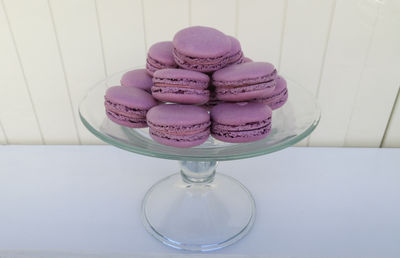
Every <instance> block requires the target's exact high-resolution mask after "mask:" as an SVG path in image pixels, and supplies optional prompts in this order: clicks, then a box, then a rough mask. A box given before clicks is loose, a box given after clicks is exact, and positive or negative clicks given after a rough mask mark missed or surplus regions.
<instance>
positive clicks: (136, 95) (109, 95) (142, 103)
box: [104, 86, 157, 128]
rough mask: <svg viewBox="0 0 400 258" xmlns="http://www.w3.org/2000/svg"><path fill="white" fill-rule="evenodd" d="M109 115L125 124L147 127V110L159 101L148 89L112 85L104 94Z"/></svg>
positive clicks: (114, 120) (120, 123) (113, 119)
mask: <svg viewBox="0 0 400 258" xmlns="http://www.w3.org/2000/svg"><path fill="white" fill-rule="evenodd" d="M104 99H105V101H104V105H105V108H106V114H107V117H108V118H109V119H110V120H111V121H113V122H115V123H117V124H119V125H123V126H127V127H132V128H142V127H147V123H146V114H147V111H148V110H149V109H150V108H152V107H154V106H156V105H157V101H156V100H155V99H154V98H153V97H152V96H151V95H150V94H149V93H147V92H146V91H144V90H141V89H138V88H134V87H126V86H114V87H110V88H108V89H107V91H106V95H105V96H104Z"/></svg>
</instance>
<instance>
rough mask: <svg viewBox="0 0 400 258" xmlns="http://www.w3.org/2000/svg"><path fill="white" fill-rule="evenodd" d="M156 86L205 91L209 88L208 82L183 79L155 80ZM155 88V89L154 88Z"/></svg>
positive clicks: (156, 78) (158, 78) (155, 78)
mask: <svg viewBox="0 0 400 258" xmlns="http://www.w3.org/2000/svg"><path fill="white" fill-rule="evenodd" d="M153 83H154V86H178V85H179V86H185V87H198V88H202V89H205V88H207V87H208V81H202V80H194V79H183V78H160V77H154V78H153ZM154 86H153V87H154Z"/></svg>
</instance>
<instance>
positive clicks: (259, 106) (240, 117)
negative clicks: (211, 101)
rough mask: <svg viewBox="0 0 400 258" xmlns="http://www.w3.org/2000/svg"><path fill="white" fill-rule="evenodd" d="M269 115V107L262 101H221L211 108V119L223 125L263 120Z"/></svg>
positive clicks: (270, 111) (270, 112) (270, 113)
mask: <svg viewBox="0 0 400 258" xmlns="http://www.w3.org/2000/svg"><path fill="white" fill-rule="evenodd" d="M271 115H272V110H271V108H270V107H268V106H267V105H265V104H263V103H223V104H219V105H217V106H215V107H214V108H213V109H212V110H211V119H212V120H213V121H216V122H218V123H220V124H225V125H243V124H246V123H252V122H258V121H263V120H266V119H267V118H268V117H271Z"/></svg>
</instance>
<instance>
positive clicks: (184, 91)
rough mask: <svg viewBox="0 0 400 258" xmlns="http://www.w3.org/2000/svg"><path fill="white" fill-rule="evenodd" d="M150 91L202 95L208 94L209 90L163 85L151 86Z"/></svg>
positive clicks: (154, 92)
mask: <svg viewBox="0 0 400 258" xmlns="http://www.w3.org/2000/svg"><path fill="white" fill-rule="evenodd" d="M151 92H152V93H153V94H157V93H165V94H167V93H170V94H195V95H202V96H209V95H210V92H209V91H208V90H202V89H192V88H186V87H165V86H161V87H159V86H153V87H152V88H151Z"/></svg>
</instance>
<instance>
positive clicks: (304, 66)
mask: <svg viewBox="0 0 400 258" xmlns="http://www.w3.org/2000/svg"><path fill="white" fill-rule="evenodd" d="M334 2H335V1H334V0H329V1H320V0H310V1H307V4H304V1H302V0H289V2H288V7H287V14H286V25H285V31H284V41H283V46H282V48H283V49H282V59H281V67H280V71H279V72H280V73H282V74H286V75H288V76H290V79H292V80H294V81H296V82H297V83H299V84H300V85H302V86H303V87H305V88H306V89H308V90H309V91H310V92H312V93H314V94H315V93H316V91H317V86H318V82H319V77H320V72H321V67H322V63H323V58H324V53H325V49H326V45H327V39H328V34H329V30H330V23H331V20H332V13H333V12H334V9H335V8H334ZM316 10H318V11H316ZM315 21H318V22H315Z"/></svg>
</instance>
